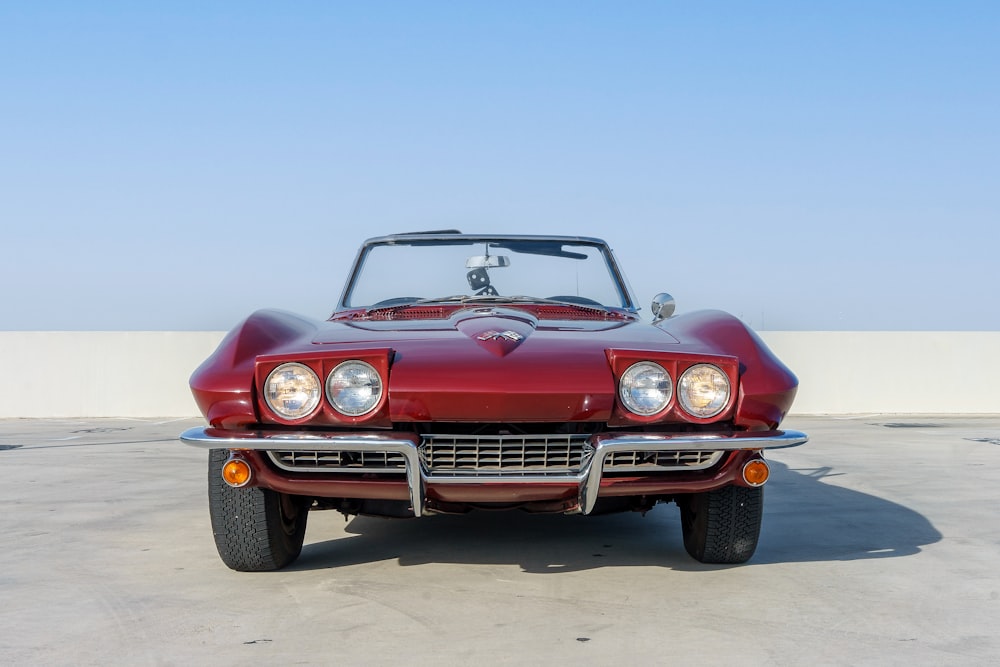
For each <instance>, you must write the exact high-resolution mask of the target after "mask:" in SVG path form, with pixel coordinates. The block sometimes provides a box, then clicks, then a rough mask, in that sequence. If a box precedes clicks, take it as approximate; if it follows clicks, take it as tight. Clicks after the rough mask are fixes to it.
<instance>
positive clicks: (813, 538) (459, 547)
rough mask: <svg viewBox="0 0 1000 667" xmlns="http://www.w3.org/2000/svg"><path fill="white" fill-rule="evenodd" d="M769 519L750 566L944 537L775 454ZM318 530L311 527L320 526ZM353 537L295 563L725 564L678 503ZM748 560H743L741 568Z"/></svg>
mask: <svg viewBox="0 0 1000 667" xmlns="http://www.w3.org/2000/svg"><path fill="white" fill-rule="evenodd" d="M770 465H771V471H772V479H771V481H770V482H769V483H768V485H767V487H766V492H765V501H764V524H763V528H762V530H761V538H760V543H759V545H758V547H757V552H756V554H755V555H754V557H753V558H752V559H751V560H750V562H749V564H756V565H762V564H768V563H789V562H809V561H844V560H858V559H871V558H892V557H899V556H908V555H912V554H916V553H919V552H920V550H921V548H922V547H923V546H926V545H928V544H933V543H935V542H937V541H939V540H940V539H941V533H939V532H938V531H937V530H936V529H935V528H934V526H933V525H931V523H930V521H928V520H927V518H925V517H924V516H923V515H921V514H919V513H917V512H915V511H913V510H911V509H909V508H907V507H904V506H903V505H900V504H898V503H894V502H891V501H888V500H885V499H883V498H879V497H877V496H873V495H870V494H866V493H861V492H858V491H854V490H851V489H847V488H843V487H840V486H836V485H834V484H830V483H827V482H824V481H823V480H824V479H825V478H828V477H833V476H836V475H837V473H836V472H835V471H832V470H830V469H820V470H791V469H789V468H788V467H787V466H785V465H784V464H782V463H780V462H775V461H771V462H770ZM314 528H315V527H314ZM346 532H347V533H349V535H350V536H349V537H341V538H337V539H333V540H326V541H315V540H317V539H322V536H318V535H315V534H314V533H312V532H311V531H307V534H306V539H307V542H310V541H311V543H308V544H307V545H306V546H305V547H304V548H303V551H302V556H301V557H300V558H299V560H298V561H296V563H294V564H293V565H292V566H291V568H289V569H292V570H312V569H323V568H333V567H341V566H344V565H352V564H359V563H366V562H374V561H382V560H390V559H398V562H399V564H400V565H403V566H408V565H419V564H424V563H464V564H501V565H502V564H520V566H521V568H522V569H523V571H525V572H529V573H555V572H571V571H578V570H587V569H592V568H598V567H608V566H614V567H622V566H659V567H669V568H671V569H676V570H705V569H719V568H721V567H730V566H719V565H703V564H701V563H698V562H696V561H694V560H692V559H691V558H690V557H689V556H688V555H687V553H686V552H685V550H684V545H683V541H682V538H681V527H680V513H679V512H678V510H677V507H676V505H673V504H670V505H658V506H657V507H656V508H655V509H653V510H652V511H651V512H649V513H647V514H646V515H645V516H642V515H640V514H637V513H627V514H612V515H606V516H589V517H583V516H563V515H539V514H534V515H533V514H526V513H524V512H516V511H515V512H485V511H475V512H471V513H469V514H466V515H458V516H445V515H437V516H430V517H425V518H421V519H380V518H372V517H355V518H354V519H352V520H351V522H350V523H349V524H348V526H347V528H346ZM744 567H745V566H744Z"/></svg>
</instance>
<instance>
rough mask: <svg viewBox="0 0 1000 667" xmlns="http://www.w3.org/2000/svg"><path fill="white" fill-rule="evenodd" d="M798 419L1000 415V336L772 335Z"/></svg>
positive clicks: (922, 333)
mask: <svg viewBox="0 0 1000 667" xmlns="http://www.w3.org/2000/svg"><path fill="white" fill-rule="evenodd" d="M761 337H762V338H763V339H764V340H765V342H767V344H768V346H769V347H770V348H771V349H772V350H773V351H774V352H775V353H776V354H777V355H778V356H779V357H780V358H781V360H782V361H784V362H785V364H787V365H788V367H789V368H791V369H792V370H793V371H794V372H795V374H796V375H798V377H799V393H798V395H797V396H796V398H795V405H794V406H793V408H792V410H793V411H794V412H795V413H797V414H858V413H869V412H879V413H949V414H1000V331H860V332H859V331H770V332H763V333H761Z"/></svg>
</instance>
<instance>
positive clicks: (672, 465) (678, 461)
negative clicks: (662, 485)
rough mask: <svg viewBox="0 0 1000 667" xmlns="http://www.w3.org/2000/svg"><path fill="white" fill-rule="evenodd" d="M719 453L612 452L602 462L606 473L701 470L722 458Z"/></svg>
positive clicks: (696, 451) (694, 451) (695, 451)
mask: <svg viewBox="0 0 1000 667" xmlns="http://www.w3.org/2000/svg"><path fill="white" fill-rule="evenodd" d="M722 454H723V453H722V452H720V451H698V450H693V451H666V452H642V451H633V452H612V453H611V454H609V455H608V457H607V458H606V459H605V460H604V470H605V471H608V472H641V471H643V470H650V471H652V470H660V471H662V470H702V469H704V468H710V467H711V466H713V465H715V464H716V463H718V462H719V459H721V458H722Z"/></svg>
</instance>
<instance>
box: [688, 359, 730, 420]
mask: <svg viewBox="0 0 1000 667" xmlns="http://www.w3.org/2000/svg"><path fill="white" fill-rule="evenodd" d="M677 400H679V401H680V402H681V407H683V408H684V409H685V410H686V411H687V412H688V413H690V414H692V415H694V416H695V417H702V418H704V417H714V416H715V415H717V414H719V413H720V412H722V410H723V409H724V408H725V407H726V404H727V403H729V378H728V377H726V374H725V373H723V372H722V371H721V370H720V369H719V368H717V367H716V366H712V365H711V364H696V365H694V366H692V367H691V368H689V369H687V370H686V371H684V373H683V374H681V379H680V380H679V381H678V382H677Z"/></svg>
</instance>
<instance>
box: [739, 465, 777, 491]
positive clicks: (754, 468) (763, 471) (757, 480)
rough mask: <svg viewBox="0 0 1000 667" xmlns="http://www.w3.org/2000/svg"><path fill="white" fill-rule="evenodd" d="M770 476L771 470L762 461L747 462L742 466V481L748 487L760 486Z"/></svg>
mask: <svg viewBox="0 0 1000 667" xmlns="http://www.w3.org/2000/svg"><path fill="white" fill-rule="evenodd" d="M770 476H771V469H770V468H768V467H767V463H765V462H764V461H763V460H762V459H754V460H753V461H748V462H747V464H746V465H745V466H743V481H744V482H746V483H747V484H749V485H750V486H760V485H761V484H763V483H764V482H766V481H767V478H768V477H770Z"/></svg>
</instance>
